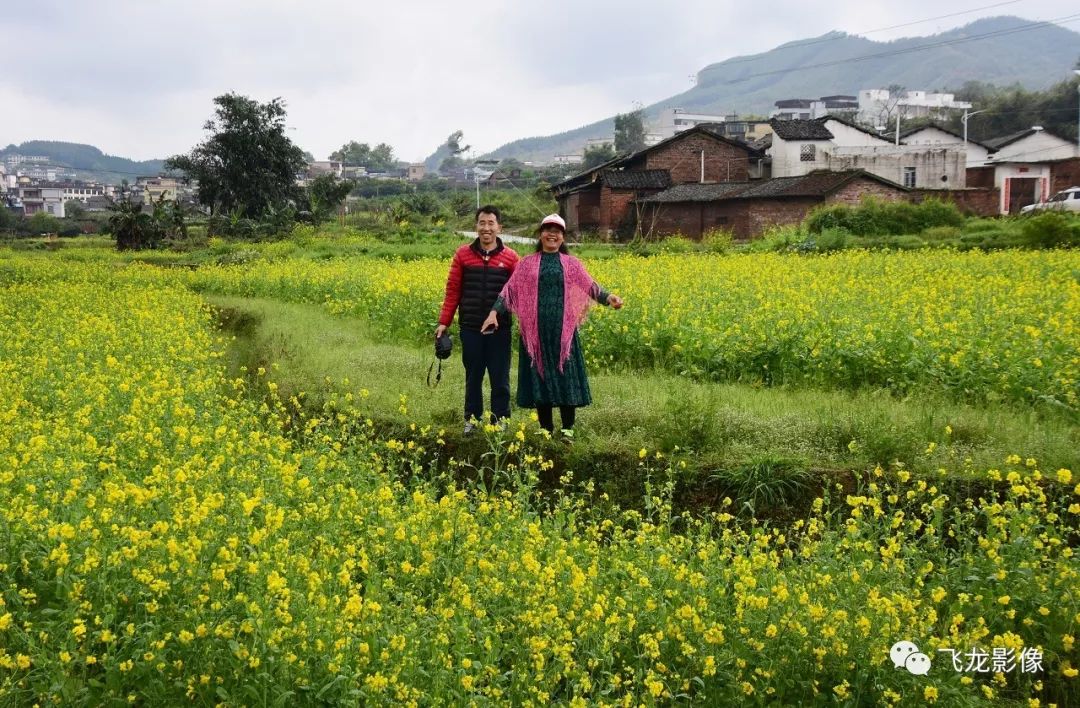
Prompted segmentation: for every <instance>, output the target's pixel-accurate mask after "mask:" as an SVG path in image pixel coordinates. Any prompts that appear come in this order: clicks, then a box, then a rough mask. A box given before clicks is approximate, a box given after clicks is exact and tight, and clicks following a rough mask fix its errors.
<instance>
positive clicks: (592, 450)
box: [208, 296, 1080, 510]
mask: <svg viewBox="0 0 1080 708" xmlns="http://www.w3.org/2000/svg"><path fill="white" fill-rule="evenodd" d="M208 300H209V302H210V303H211V304H212V305H213V306H214V307H215V308H218V310H219V312H220V313H221V318H222V321H223V323H224V330H223V331H224V333H225V334H226V336H229V337H232V338H233V339H231V340H230V344H229V346H228V347H227V350H226V352H227V361H228V365H229V367H230V368H231V370H232V371H233V372H234V373H241V367H246V369H247V375H248V376H249V377H250V378H253V379H258V378H259V376H258V375H257V373H256V372H257V370H258V368H259V367H263V368H265V369H266V370H267V374H266V376H267V377H268V378H270V379H272V380H273V381H274V382H275V383H277V385H278V386H279V392H280V394H281V395H282V397H283V398H285V399H286V400H288V399H289V398H291V397H293V396H297V397H298V400H300V401H301V403H302V405H303V406H304V407H305V408H307V409H310V410H317V409H319V408H320V407H321V406H322V405H323V404H324V403H325V402H326V401H328V400H330V399H332V398H334V397H339V398H340V397H342V396H344V395H345V394H346V393H352V394H353V395H354V397H355V399H356V400H357V401H358V402H359V405H360V406H361V408H362V409H363V410H365V411H366V412H367V414H368V415H370V416H371V417H372V419H373V420H375V421H377V423H378V425H380V426H381V427H382V428H384V430H385V433H386V434H387V435H394V436H403V437H408V435H409V425H410V424H411V423H416V424H418V425H421V426H422V425H425V424H430V425H433V426H435V427H436V428H439V427H441V428H445V430H446V433H445V436H444V437H445V438H446V440H447V444H448V446H449V448H450V449H451V450H452V451H453V452H454V453H455V454H458V455H461V456H463V457H465V458H469V457H472V458H476V457H477V456H479V455H482V454H483V453H484V452H485V451H486V450H487V448H486V447H485V444H484V441H483V440H477V439H472V440H467V439H463V438H462V436H461V426H462V413H461V408H462V401H463V390H462V388H463V373H462V370H461V364H460V359H459V351H460V350H459V349H455V353H454V356H453V357H452V358H451V359H450V360H448V361H447V362H445V363H444V368H443V380H442V384H441V385H440V386H438V387H437V388H435V389H431V388H428V386H427V384H426V382H425V378H426V374H427V370H428V366H429V364H430V363H431V362H432V361H433V360H434V357H433V354H432V352H431V351H429V350H428V349H426V348H425V349H416V348H410V347H408V346H402V345H399V344H388V343H385V342H381V341H378V340H377V339H376V338H375V337H374V336H373V335H372V333H371V332H370V331H369V330H368V328H367V327H366V326H365V324H364V322H362V321H360V320H356V319H346V318H338V317H334V316H332V315H329V314H327V313H326V312H325V311H324V310H323V309H321V308H319V307H317V306H311V305H297V304H287V303H281V302H277V301H272V300H256V299H246V298H235V297H218V296H211V297H208ZM515 347H516V345H515ZM512 371H516V366H515V367H514V368H512ZM511 384H512V385H514V386H516V381H513V380H512V381H511ZM591 384H592V388H593V394H594V401H595V402H594V404H593V405H592V406H590V407H587V408H584V409H582V410H581V411H580V413H579V416H578V425H577V429H576V431H575V432H576V438H575V442H574V444H573V446H572V447H570V448H567V449H563V448H562V447H561V446H558V445H555V444H553V450H552V453H553V455H554V456H555V457H556V460H557V463H558V465H559V467H558V470H559V471H562V470H565V469H570V470H573V471H574V472H575V474H576V475H577V476H578V478H579V479H581V478H589V479H593V480H595V481H596V483H597V485H598V488H599V489H600V490H601V491H605V492H607V493H608V494H609V495H611V496H612V497H613V498H614V499H615V500H616V501H617V502H619V503H635V502H640V500H641V490H642V487H643V485H645V484H646V483H647V482H649V479H648V476H649V474H650V470H651V468H653V467H659V466H661V463H660V461H658V460H657V458H656V453H657V452H659V453H661V454H662V455H663V456H664V458H667V459H670V458H672V457H674V458H677V459H678V460H680V461H682V462H685V463H686V466H685V469H684V470H683V472H682V473H681V475H680V478H679V479H678V480H677V481H676V482H677V485H678V486H679V487H680V490H681V497H682V498H683V499H684V500H686V502H687V503H688V504H690V503H692V502H694V501H701V497H702V495H706V496H710V495H711V497H715V499H712V501H716V500H717V499H718V498H720V496H721V495H723V494H728V495H731V496H734V497H735V498H736V499H738V500H740V503H749V504H750V509H751V510H752V509H753V508H754V507H763V506H764V507H768V506H774V505H777V504H779V505H783V504H785V503H788V502H790V501H791V500H792V499H793V498H795V497H799V496H806V495H805V494H803V492H809V491H810V490H811V489H812V488H814V487H817V488H820V485H821V484H822V483H824V482H823V476H824V477H829V476H839V477H841V478H843V477H845V476H846V475H847V474H848V473H850V472H852V471H857V470H866V469H872V468H873V467H874V466H875V465H878V464H880V465H882V466H883V467H888V466H890V465H894V464H895V463H897V462H898V461H900V462H902V463H903V464H904V465H905V466H906V467H907V468H908V469H910V470H912V471H913V472H915V473H917V474H922V475H936V474H937V470H938V469H939V468H949V469H964V468H967V469H971V470H972V471H973V472H974V471H975V470H985V469H987V468H993V467H996V466H1000V465H1001V464H1003V462H1004V459H1005V457H1007V456H1008V455H1011V454H1018V455H1022V456H1024V457H1034V458H1036V459H1038V460H1039V463H1040V465H1041V466H1042V469H1044V470H1056V469H1058V468H1060V467H1066V468H1070V469H1078V468H1080V452H1078V451H1080V431H1078V429H1077V427H1076V426H1075V425H1074V424H1073V423H1071V422H1070V421H1069V420H1068V419H1067V418H1065V417H1064V416H1062V417H1057V416H1055V415H1054V414H1053V413H1047V412H1042V413H1036V412H1035V411H1033V410H1028V409H1024V408H1022V407H1010V406H1007V405H1004V404H990V405H985V406H969V405H963V404H960V403H956V402H952V401H948V400H947V399H944V398H942V397H937V396H929V395H928V396H913V397H909V398H906V399H898V398H896V397H895V396H893V395H891V394H889V393H888V392H885V391H880V390H864V391H857V392H838V391H818V390H806V389H800V390H794V389H784V388H766V387H755V386H751V385H745V384H710V383H699V382H693V381H689V380H685V379H682V378H679V377H676V376H671V375H668V374H662V373H653V374H640V373H638V374H606V375H594V376H592V377H591ZM253 390H254V389H253ZM262 390H265V389H262ZM530 413H531V411H515V418H516V419H518V420H522V419H528V416H529V414H530ZM948 430H951V432H948ZM641 450H645V451H646V454H645V457H644V458H642V457H641ZM663 464H665V465H666V459H665V460H664V461H663Z"/></svg>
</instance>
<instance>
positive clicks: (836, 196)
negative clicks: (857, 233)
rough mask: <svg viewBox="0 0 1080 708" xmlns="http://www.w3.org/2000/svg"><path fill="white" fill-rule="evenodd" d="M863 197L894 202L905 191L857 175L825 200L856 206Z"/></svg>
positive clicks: (830, 202)
mask: <svg viewBox="0 0 1080 708" xmlns="http://www.w3.org/2000/svg"><path fill="white" fill-rule="evenodd" d="M863 197H873V198H874V199H878V200H880V201H883V202H895V201H899V200H901V199H905V198H906V197H907V192H905V191H903V190H900V189H897V188H895V187H890V186H889V185H887V184H882V183H881V182H878V181H877V180H873V179H867V178H866V177H859V178H858V179H853V180H851V181H850V182H848V183H847V184H845V185H844V186H843V187H841V188H840V189H838V190H837V191H835V192H834V193H832V194H830V195H829V196H828V197H827V198H826V199H825V201H826V202H828V203H829V204H847V205H849V206H858V205H859V202H860V201H862V199H863Z"/></svg>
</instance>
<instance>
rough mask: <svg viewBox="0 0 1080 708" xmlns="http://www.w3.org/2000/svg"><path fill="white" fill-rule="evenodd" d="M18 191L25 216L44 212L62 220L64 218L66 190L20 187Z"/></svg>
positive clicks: (38, 186) (59, 188)
mask: <svg viewBox="0 0 1080 708" xmlns="http://www.w3.org/2000/svg"><path fill="white" fill-rule="evenodd" d="M18 190H19V195H18V198H19V201H20V202H21V203H22V207H23V214H24V215H25V216H33V215H34V214H37V213H39V212H44V213H46V214H51V215H53V216H55V217H57V218H60V219H63V218H64V216H65V213H64V190H63V189H62V188H61V187H43V186H40V185H37V186H23V185H20V186H19V188H18Z"/></svg>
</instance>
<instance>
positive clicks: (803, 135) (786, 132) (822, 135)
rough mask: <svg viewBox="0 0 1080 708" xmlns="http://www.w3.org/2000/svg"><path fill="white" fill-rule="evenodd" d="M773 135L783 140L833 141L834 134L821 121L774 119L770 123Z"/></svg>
mask: <svg viewBox="0 0 1080 708" xmlns="http://www.w3.org/2000/svg"><path fill="white" fill-rule="evenodd" d="M769 125H770V126H772V129H773V133H775V134H776V136H777V137H779V138H780V139H781V140H832V139H833V134H832V133H830V132H829V129H828V128H826V127H825V123H824V122H822V121H820V120H803V119H801V118H794V119H792V120H778V119H776V118H773V119H772V120H770V121H769Z"/></svg>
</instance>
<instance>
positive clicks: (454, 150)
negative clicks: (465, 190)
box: [439, 130, 470, 172]
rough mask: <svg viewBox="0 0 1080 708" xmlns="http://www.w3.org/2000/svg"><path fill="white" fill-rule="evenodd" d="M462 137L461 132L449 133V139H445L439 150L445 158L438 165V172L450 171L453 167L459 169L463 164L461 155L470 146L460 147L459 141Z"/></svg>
mask: <svg viewBox="0 0 1080 708" xmlns="http://www.w3.org/2000/svg"><path fill="white" fill-rule="evenodd" d="M464 135H465V134H464V133H463V132H462V131H460V130H455V131H454V132H453V133H450V137H448V138H447V139H446V142H445V143H443V145H442V148H440V150H443V151H445V153H446V155H447V157H445V158H444V159H443V161H442V162H441V163H439V172H444V171H446V170H452V169H454V168H455V167H461V166H462V165H464V164H465V161H464V160H463V159H461V153H463V152H467V151H468V149H469V147H470V146H468V145H465V146H462V144H461V140H462V138H463V137H464Z"/></svg>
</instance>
